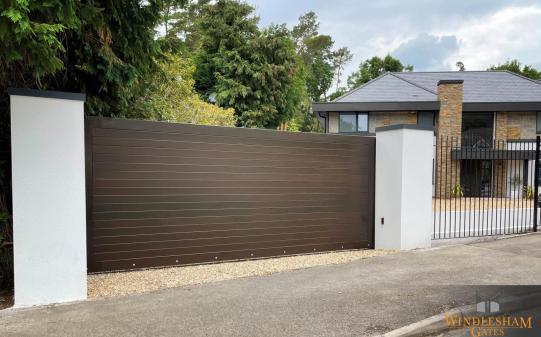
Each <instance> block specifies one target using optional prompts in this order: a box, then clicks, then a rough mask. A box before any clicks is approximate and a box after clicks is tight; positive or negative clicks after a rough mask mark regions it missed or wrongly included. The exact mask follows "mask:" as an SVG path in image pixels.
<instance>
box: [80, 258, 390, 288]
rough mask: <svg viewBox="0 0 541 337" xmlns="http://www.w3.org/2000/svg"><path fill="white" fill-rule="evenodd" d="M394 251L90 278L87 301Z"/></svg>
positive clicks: (345, 260) (210, 265)
mask: <svg viewBox="0 0 541 337" xmlns="http://www.w3.org/2000/svg"><path fill="white" fill-rule="evenodd" d="M395 252H396V251H394V250H373V249H365V250H351V251H341V252H331V253H320V254H310V255H296V256H288V257H279V258H271V259H261V260H250V261H235V262H225V263H218V264H206V265H197V266H184V267H172V268H162V269H147V270H138V271H130V272H116V273H107V274H94V275H89V276H88V297H89V298H96V297H111V296H119V295H129V294H137V293H143V292H147V291H153V290H159V289H166V288H174V287H181V286H187V285H193V284H200V283H207V282H215V281H223V280H230V279H235V278H240V277H248V276H261V275H269V274H273V273H279V272H283V271H288V270H295V269H302V268H309V267H315V266H324V265H332V264H340V263H346V262H351V261H355V260H360V259H366V258H370V257H375V256H382V255H388V254H392V253H395Z"/></svg>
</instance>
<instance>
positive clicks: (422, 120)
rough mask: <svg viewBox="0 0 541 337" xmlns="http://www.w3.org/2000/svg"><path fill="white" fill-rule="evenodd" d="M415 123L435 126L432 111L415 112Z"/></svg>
mask: <svg viewBox="0 0 541 337" xmlns="http://www.w3.org/2000/svg"><path fill="white" fill-rule="evenodd" d="M417 125H422V126H435V125H436V123H435V118H434V111H419V112H417Z"/></svg>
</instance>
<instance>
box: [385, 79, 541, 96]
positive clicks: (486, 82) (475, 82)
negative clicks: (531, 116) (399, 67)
mask: <svg viewBox="0 0 541 337" xmlns="http://www.w3.org/2000/svg"><path fill="white" fill-rule="evenodd" d="M394 74H395V75H396V76H397V77H400V78H402V79H405V80H408V81H410V82H413V83H415V84H417V85H420V86H423V87H425V88H427V89H430V90H437V86H438V81H440V80H463V81H464V89H463V102H464V103H484V102H487V103H488V102H539V101H541V84H540V83H539V82H537V81H535V80H531V79H528V78H525V77H522V76H519V75H516V74H514V73H511V72H507V71H449V72H409V73H408V72H404V73H394Z"/></svg>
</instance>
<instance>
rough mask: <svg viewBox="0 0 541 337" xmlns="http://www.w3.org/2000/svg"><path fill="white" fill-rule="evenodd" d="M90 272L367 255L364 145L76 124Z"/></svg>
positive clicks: (369, 210) (170, 127)
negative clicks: (350, 252)
mask: <svg viewBox="0 0 541 337" xmlns="http://www.w3.org/2000/svg"><path fill="white" fill-rule="evenodd" d="M86 138H87V153H86V155H87V193H88V198H87V200H88V211H87V214H88V221H87V222H88V267H89V271H91V272H98V271H106V270H123V269H132V268H145V267H158V266H171V265H182V264H191V263H204V262H214V261H224V260H233V259H249V258H259V257H267V256H279V255H289V254H297V253H306V252H319V251H329V250H340V249H352V248H369V247H370V248H371V247H373V223H374V221H373V217H374V155H375V154H374V153H375V138H373V137H360V136H345V135H328V134H310V133H289V132H280V131H271V130H257V129H242V128H225V127H211V126H196V125H186V124H172V123H162V122H149V121H134V120H120V119H107V118H89V119H88V120H87V130H86Z"/></svg>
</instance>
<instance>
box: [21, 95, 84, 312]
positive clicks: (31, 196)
mask: <svg viewBox="0 0 541 337" xmlns="http://www.w3.org/2000/svg"><path fill="white" fill-rule="evenodd" d="M10 100H11V138H12V140H11V142H12V170H13V172H12V175H13V235H14V263H15V266H14V269H15V306H16V307H25V306H32V305H42V304H51V303H59V302H66V301H75V300H82V299H86V295H87V284H86V278H87V268H86V201H85V148H84V107H83V104H84V102H83V101H82V100H72V99H58V98H44V97H31V96H24V95H18V94H13V93H12V94H11V98H10Z"/></svg>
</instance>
